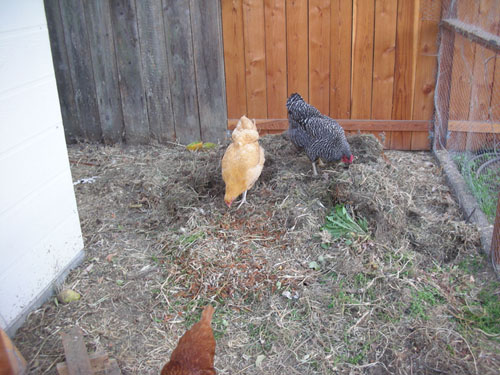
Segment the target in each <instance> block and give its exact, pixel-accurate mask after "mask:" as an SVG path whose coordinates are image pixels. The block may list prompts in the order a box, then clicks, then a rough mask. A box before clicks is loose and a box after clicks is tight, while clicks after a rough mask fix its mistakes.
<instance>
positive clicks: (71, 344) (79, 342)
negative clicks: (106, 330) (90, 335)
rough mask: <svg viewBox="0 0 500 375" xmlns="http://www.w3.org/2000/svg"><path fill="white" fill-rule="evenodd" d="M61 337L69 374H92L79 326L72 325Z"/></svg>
mask: <svg viewBox="0 0 500 375" xmlns="http://www.w3.org/2000/svg"><path fill="white" fill-rule="evenodd" d="M61 337H62V344H63V347H64V355H65V357H66V365H67V366H68V373H69V375H92V374H94V371H93V370H92V366H91V364H90V359H89V356H88V354H87V348H86V347H85V342H84V341H83V335H82V331H81V330H80V328H78V327H72V328H71V329H70V330H69V331H68V332H63V333H62V334H61Z"/></svg>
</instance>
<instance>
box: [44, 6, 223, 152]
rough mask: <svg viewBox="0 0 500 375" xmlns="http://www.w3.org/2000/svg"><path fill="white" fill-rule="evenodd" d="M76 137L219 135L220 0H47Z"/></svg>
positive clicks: (69, 131) (68, 124)
mask: <svg viewBox="0 0 500 375" xmlns="http://www.w3.org/2000/svg"><path fill="white" fill-rule="evenodd" d="M45 10H46V14H47V21H48V27H49V34H50V39H51V47H52V54H53V60H54V67H55V70H56V77H57V84H58V90H59V96H60V101H61V110H62V115H63V121H64V127H65V130H66V135H67V139H68V141H72V140H74V139H87V140H91V141H104V142H107V143H115V142H122V141H126V142H127V143H149V142H150V141H152V140H156V141H158V142H161V143H164V142H167V141H174V140H176V139H177V140H178V141H179V142H181V143H189V142H191V141H193V140H200V139H202V140H206V141H217V140H220V139H221V138H223V137H224V136H225V131H226V126H227V116H226V98H225V87H224V86H225V84H224V61H223V48H222V27H221V24H220V14H221V10H220V3H219V1H218V0H210V1H198V0H163V1H162V0H148V1H135V0H71V1H68V0H45Z"/></svg>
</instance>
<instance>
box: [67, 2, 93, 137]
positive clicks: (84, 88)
mask: <svg viewBox="0 0 500 375" xmlns="http://www.w3.org/2000/svg"><path fill="white" fill-rule="evenodd" d="M62 3H63V4H61V7H60V9H61V18H62V24H63V28H64V35H65V42H66V52H67V55H68V62H69V68H70V69H69V70H70V73H71V80H72V82H73V95H74V98H75V102H76V107H77V109H78V114H79V117H80V126H81V127H82V129H83V130H84V134H85V135H86V137H87V139H89V140H91V141H101V139H102V138H101V127H100V119H99V110H98V108H97V102H96V99H95V94H96V91H95V84H94V74H93V71H92V61H91V59H90V58H89V56H90V49H89V39H88V35H87V25H86V24H85V17H84V13H83V6H82V3H81V2H80V1H64V2H62ZM84 56H85V57H84Z"/></svg>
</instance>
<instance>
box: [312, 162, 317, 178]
mask: <svg viewBox="0 0 500 375" xmlns="http://www.w3.org/2000/svg"><path fill="white" fill-rule="evenodd" d="M312 166H313V176H317V175H318V171H317V170H316V161H313V162H312Z"/></svg>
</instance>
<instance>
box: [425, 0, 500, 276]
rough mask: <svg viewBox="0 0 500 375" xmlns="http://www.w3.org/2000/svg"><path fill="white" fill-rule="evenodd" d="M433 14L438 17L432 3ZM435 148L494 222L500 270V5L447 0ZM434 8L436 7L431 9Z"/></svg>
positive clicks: (494, 256)
mask: <svg viewBox="0 0 500 375" xmlns="http://www.w3.org/2000/svg"><path fill="white" fill-rule="evenodd" d="M428 3H429V5H428V6H429V7H430V9H429V11H428V13H429V14H435V11H434V10H433V8H432V7H435V5H436V4H430V3H434V1H429V2H428ZM441 5H442V17H441V23H440V28H441V34H440V49H439V69H438V77H437V83H436V96H435V110H436V113H435V125H434V134H433V147H434V149H435V150H446V151H447V152H448V153H449V156H450V157H451V159H452V160H453V161H454V162H455V164H456V166H457V168H458V169H459V171H460V172H461V174H462V176H463V178H464V180H465V182H466V184H467V186H468V188H469V189H470V191H471V193H472V194H473V195H474V197H475V198H476V200H477V202H478V205H479V207H480V208H481V210H482V211H483V212H484V214H485V215H486V217H487V219H488V221H489V223H490V224H492V225H493V224H494V223H495V221H496V225H495V227H494V233H493V238H492V241H491V243H492V247H491V256H492V260H493V263H494V266H495V267H496V268H497V269H498V268H500V249H499V246H500V238H499V237H500V219H499V218H498V215H499V212H498V210H497V205H498V198H499V191H500V56H499V54H500V2H498V1H470V0H443V1H442V4H441ZM431 6H432V7H431Z"/></svg>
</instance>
